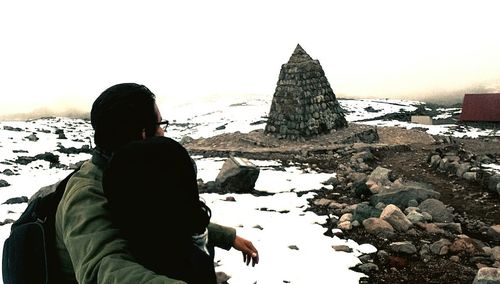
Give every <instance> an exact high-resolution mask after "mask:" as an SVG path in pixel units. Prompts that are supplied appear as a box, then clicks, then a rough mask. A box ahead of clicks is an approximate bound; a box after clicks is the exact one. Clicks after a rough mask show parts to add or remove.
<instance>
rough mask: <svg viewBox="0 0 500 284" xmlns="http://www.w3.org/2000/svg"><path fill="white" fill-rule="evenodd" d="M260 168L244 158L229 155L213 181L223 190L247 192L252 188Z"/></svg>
mask: <svg viewBox="0 0 500 284" xmlns="http://www.w3.org/2000/svg"><path fill="white" fill-rule="evenodd" d="M259 173H260V169H259V168H258V167H257V166H256V165H254V164H253V163H252V162H250V161H249V160H248V159H246V158H239V157H229V158H228V159H227V160H226V162H224V165H222V169H221V170H220V172H219V174H218V175H217V178H216V179H215V183H216V184H217V185H218V187H220V188H221V190H222V191H224V192H235V193H249V192H252V191H253V190H254V187H255V182H256V181H257V178H258V177H259Z"/></svg>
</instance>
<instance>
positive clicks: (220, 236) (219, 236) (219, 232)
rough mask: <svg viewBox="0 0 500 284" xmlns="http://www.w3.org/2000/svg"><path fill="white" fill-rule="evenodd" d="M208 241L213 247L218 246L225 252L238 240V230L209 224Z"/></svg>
mask: <svg viewBox="0 0 500 284" xmlns="http://www.w3.org/2000/svg"><path fill="white" fill-rule="evenodd" d="M207 229H208V241H209V242H210V243H211V245H212V246H216V247H219V248H222V249H225V250H229V249H230V248H231V247H232V246H233V244H234V239H235V238H236V230H235V229H234V228H230V227H225V226H221V225H218V224H215V223H210V224H208V228H207Z"/></svg>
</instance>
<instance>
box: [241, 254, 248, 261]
mask: <svg viewBox="0 0 500 284" xmlns="http://www.w3.org/2000/svg"><path fill="white" fill-rule="evenodd" d="M241 254H242V255H243V262H246V261H247V254H246V253H245V252H241Z"/></svg>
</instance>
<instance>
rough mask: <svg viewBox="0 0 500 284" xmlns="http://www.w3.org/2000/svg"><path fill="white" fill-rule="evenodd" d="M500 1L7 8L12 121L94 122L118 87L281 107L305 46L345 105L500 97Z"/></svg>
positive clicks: (0, 55)
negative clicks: (59, 114)
mask: <svg viewBox="0 0 500 284" xmlns="http://www.w3.org/2000/svg"><path fill="white" fill-rule="evenodd" d="M498 11H500V1H495V0H491V1H485V0H474V1H447V0H446V1H436V0H434V1H422V0H420V1H402V0H395V1H373V0H370V1H345V0H344V1H336V0H329V1H318V0H308V1H293V0H284V1H272V0H253V1H236V0H227V1H217V0H213V1H206V0H203V1H202V0H200V1H194V0H192V1H189V0H184V1H160V0H150V1H123V0H116V1H104V0H100V1H96V0H91V1H88V0H87V1H78V2H77V1H68V0H64V1H54V0H45V1H35V0H32V1H22V0H17V1H2V2H1V3H0V36H1V42H0V82H1V83H2V88H1V90H0V114H1V115H5V114H9V113H13V112H30V111H32V110H33V109H35V108H42V107H46V108H52V109H54V108H61V107H62V108H64V109H69V108H77V109H80V110H83V111H88V110H89V109H90V106H91V104H92V102H93V100H94V99H95V98H96V97H97V96H98V95H99V94H100V93H101V92H102V91H103V90H104V89H105V88H107V87H109V86H111V85H113V84H115V83H121V82H138V83H142V84H145V85H146V86H148V87H149V88H150V89H151V90H152V91H153V92H154V93H155V94H156V95H157V97H158V99H159V101H160V102H163V103H165V102H166V103H172V104H174V103H177V102H179V101H182V102H185V101H194V100H197V99H206V98H220V99H224V98H225V97H228V96H243V95H259V96H263V97H266V96H267V97H269V98H271V97H272V95H273V93H274V90H275V88H276V82H277V80H278V75H279V72H280V68H281V65H282V64H284V63H286V62H287V61H288V59H289V57H290V55H291V54H292V52H293V50H294V49H295V46H296V45H297V43H300V45H301V46H302V47H303V48H304V49H305V50H306V51H307V52H308V53H309V55H310V56H311V57H312V58H314V59H318V60H319V61H320V63H321V65H322V67H323V69H324V71H325V73H326V76H327V78H328V80H329V82H330V84H331V86H332V88H333V91H334V92H335V93H336V94H337V96H338V97H341V98H342V97H382V98H384V97H396V98H410V97H411V98H413V97H415V96H419V95H428V94H448V93H452V92H456V91H461V90H463V89H467V88H471V87H473V88H474V87H484V88H487V90H492V91H495V90H497V91H500V32H499V30H500V21H499V20H498Z"/></svg>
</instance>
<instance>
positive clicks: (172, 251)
mask: <svg viewBox="0 0 500 284" xmlns="http://www.w3.org/2000/svg"><path fill="white" fill-rule="evenodd" d="M103 190H104V193H105V195H106V196H107V198H108V203H109V206H110V212H111V214H112V215H111V217H112V220H113V222H115V223H116V224H117V225H118V228H119V229H120V232H121V233H122V234H123V237H124V238H125V239H127V240H128V241H129V245H130V250H131V252H132V255H133V256H134V257H136V258H137V259H138V261H139V262H140V263H142V264H143V265H145V266H146V267H148V268H150V269H152V270H153V271H156V272H157V273H160V274H164V273H162V272H165V270H164V269H167V270H168V269H173V268H174V267H177V268H176V269H173V270H174V271H170V272H172V273H174V272H175V270H178V272H179V273H180V272H181V271H184V270H185V269H186V268H182V266H189V265H188V264H186V263H183V262H182V261H181V260H182V259H183V255H184V256H185V254H186V251H192V249H193V247H194V244H193V241H192V238H191V237H192V236H193V235H194V234H199V233H202V232H204V231H205V229H206V228H207V226H208V223H209V221H210V215H211V212H210V209H209V208H208V206H206V205H205V203H204V202H202V201H200V198H199V193H198V184H197V180H196V173H195V168H194V166H193V162H192V160H191V158H190V157H189V154H188V153H187V151H186V149H185V148H184V147H183V146H182V145H180V144H179V143H177V142H176V141H174V140H172V139H170V138H166V137H153V138H148V139H145V140H140V141H135V142H131V143H129V144H127V145H125V146H124V147H122V148H120V149H118V150H117V151H115V153H114V155H113V157H112V158H111V161H110V163H109V166H108V167H107V169H106V170H105V171H104V175H103ZM206 257H208V255H206ZM187 262H189V261H187ZM209 263H211V264H212V268H211V269H212V270H213V263H212V262H211V258H210V260H209ZM188 274H189V273H188ZM204 283H207V282H204Z"/></svg>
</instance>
